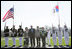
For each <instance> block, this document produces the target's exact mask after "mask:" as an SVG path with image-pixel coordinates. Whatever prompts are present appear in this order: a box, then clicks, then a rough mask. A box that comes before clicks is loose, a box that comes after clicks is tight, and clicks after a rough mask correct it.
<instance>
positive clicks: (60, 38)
mask: <svg viewBox="0 0 72 49" xmlns="http://www.w3.org/2000/svg"><path fill="white" fill-rule="evenodd" d="M58 41H59V46H60V47H63V46H62V30H61V27H60V25H58Z"/></svg>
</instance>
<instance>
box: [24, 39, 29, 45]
mask: <svg viewBox="0 0 72 49" xmlns="http://www.w3.org/2000/svg"><path fill="white" fill-rule="evenodd" d="M28 45H29V39H28V38H24V46H28Z"/></svg>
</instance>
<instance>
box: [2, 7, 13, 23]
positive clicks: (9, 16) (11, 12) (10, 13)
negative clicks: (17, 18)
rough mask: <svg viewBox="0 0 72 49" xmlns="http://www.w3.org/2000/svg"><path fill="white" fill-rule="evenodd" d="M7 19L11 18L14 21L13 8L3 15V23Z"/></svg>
mask: <svg viewBox="0 0 72 49" xmlns="http://www.w3.org/2000/svg"><path fill="white" fill-rule="evenodd" d="M9 18H13V19H14V7H12V8H10V10H8V11H7V13H6V14H5V16H4V17H3V22H4V21H5V20H7V19H9Z"/></svg>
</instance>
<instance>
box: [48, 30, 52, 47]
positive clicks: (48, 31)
mask: <svg viewBox="0 0 72 49" xmlns="http://www.w3.org/2000/svg"><path fill="white" fill-rule="evenodd" d="M47 32H48V33H47V37H48V41H49V44H48V45H49V46H51V44H50V33H51V32H50V30H48V31H47Z"/></svg>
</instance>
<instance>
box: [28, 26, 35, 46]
mask: <svg viewBox="0 0 72 49" xmlns="http://www.w3.org/2000/svg"><path fill="white" fill-rule="evenodd" d="M29 37H30V43H31V47H34V46H35V29H34V28H33V26H31V28H30V29H29Z"/></svg>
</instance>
